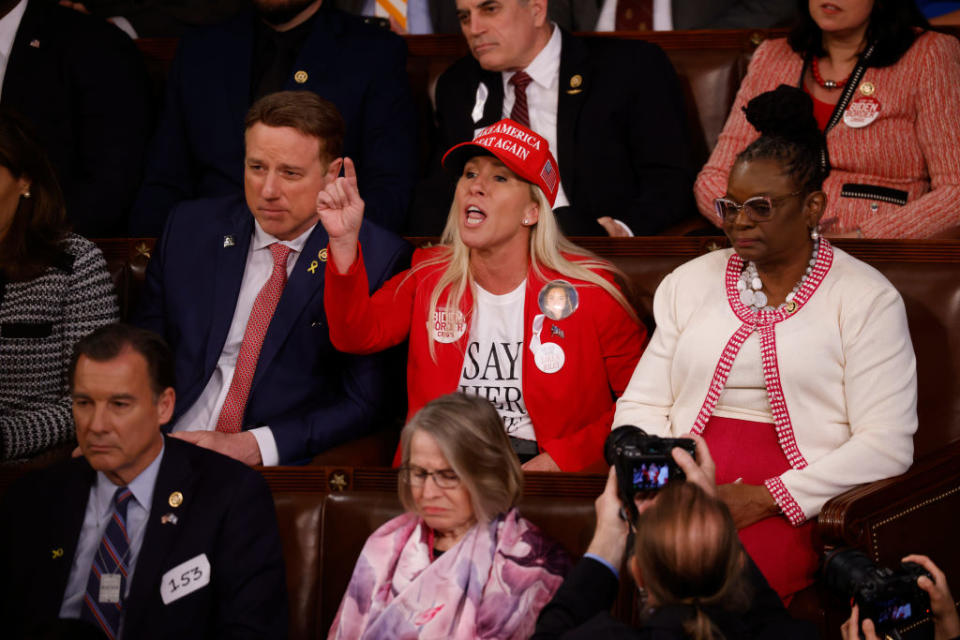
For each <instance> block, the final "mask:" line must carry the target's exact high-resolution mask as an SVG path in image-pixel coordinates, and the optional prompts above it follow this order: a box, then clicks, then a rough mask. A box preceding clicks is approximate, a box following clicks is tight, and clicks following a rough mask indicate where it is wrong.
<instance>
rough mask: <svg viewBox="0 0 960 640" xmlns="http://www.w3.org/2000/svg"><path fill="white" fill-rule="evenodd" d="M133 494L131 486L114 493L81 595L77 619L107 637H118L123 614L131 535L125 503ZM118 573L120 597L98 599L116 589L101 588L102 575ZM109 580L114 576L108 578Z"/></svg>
mask: <svg viewBox="0 0 960 640" xmlns="http://www.w3.org/2000/svg"><path fill="white" fill-rule="evenodd" d="M132 496H133V494H132V493H131V492H130V489H128V488H126V487H120V488H119V489H117V491H116V493H114V494H113V509H112V510H111V513H110V520H109V521H108V522H107V529H106V531H104V532H103V538H102V539H101V540H100V546H99V547H98V548H97V553H96V555H94V557H93V565H92V566H91V567H90V578H89V580H87V591H86V593H85V594H84V596H83V608H82V609H81V611H80V618H81V619H83V620H86V621H88V622H92V623H94V624H95V625H97V626H98V627H100V628H101V629H103V631H104V633H106V634H107V637H108V638H110V640H115V639H116V638H117V633H118V632H119V631H120V619H121V617H122V616H123V604H124V603H123V596H124V593H125V592H126V589H127V572H128V570H129V562H130V558H129V556H130V537H129V535H127V505H129V504H130V498H131V497H132ZM116 575H119V576H120V593H119V597H116V598H113V597H108V598H106V599H107V600H116V602H109V601H108V602H101V601H100V596H101V592H103V591H111V590H113V591H115V587H114V588H112V589H111V586H112V585H111V586H107V587H106V588H105V589H102V588H101V584H100V583H101V579H102V577H103V576H116ZM107 580H108V581H113V580H115V578H112V577H108V578H107Z"/></svg>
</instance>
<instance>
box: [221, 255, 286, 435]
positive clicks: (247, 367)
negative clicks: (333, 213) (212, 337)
mask: <svg viewBox="0 0 960 640" xmlns="http://www.w3.org/2000/svg"><path fill="white" fill-rule="evenodd" d="M270 253H272V254H273V273H271V274H270V279H269V280H267V284H265V285H263V288H262V289H260V293H258V294H257V299H256V300H254V302H253V308H252V309H251V310H250V318H249V319H248V320H247V328H246V329H245V330H244V332H243V342H242V343H241V344H240V355H238V356H237V366H236V368H235V369H234V370H233V380H231V381H230V390H229V391H227V398H226V400H224V401H223V408H222V409H220V417H219V418H218V419H217V431H222V432H223V433H239V432H240V431H241V430H242V429H243V424H242V422H243V413H244V410H245V409H246V408H247V396H248V395H249V393H250V385H251V384H252V383H253V373H254V371H256V370H257V359H258V358H259V357H260V349H261V348H262V347H263V337H264V336H265V335H267V327H269V326H270V320H271V318H273V312H274V311H275V310H276V308H277V303H278V302H280V294H282V293H283V287H284V285H286V284H287V256H288V255H289V254H290V247H288V246H286V245H283V244H280V243H279V242H274V243H273V244H271V245H270Z"/></svg>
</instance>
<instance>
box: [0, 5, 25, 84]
mask: <svg viewBox="0 0 960 640" xmlns="http://www.w3.org/2000/svg"><path fill="white" fill-rule="evenodd" d="M26 10H27V0H20V2H18V3H17V6H15V7H14V8H13V9H11V10H10V13H8V14H7V15H5V16H3V18H0V93H2V91H3V80H4V78H5V77H6V75H7V63H8V62H10V53H11V52H12V51H13V41H14V40H15V39H16V37H17V29H19V28H20V21H21V20H23V14H24V13H25V12H26Z"/></svg>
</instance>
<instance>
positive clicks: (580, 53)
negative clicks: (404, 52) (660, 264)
mask: <svg viewBox="0 0 960 640" xmlns="http://www.w3.org/2000/svg"><path fill="white" fill-rule="evenodd" d="M562 38H563V40H562V49H561V53H560V78H559V83H560V84H559V96H558V100H557V148H556V149H552V151H553V152H554V155H555V156H556V158H557V163H558V164H559V165H560V180H561V182H562V183H563V189H564V192H565V193H566V194H567V198H568V199H569V200H570V202H571V203H572V206H571V207H569V208H564V209H558V210H557V211H556V213H557V219H558V220H559V222H560V225H561V227H562V228H563V231H564V232H565V233H566V234H567V235H605V232H604V230H603V227H601V226H600V225H599V224H598V223H597V222H596V219H597V218H599V217H601V216H611V217H613V218H617V219H619V220H622V221H623V222H625V223H626V224H627V225H628V226H629V227H630V228H631V230H632V231H633V232H634V234H636V235H652V234H654V233H657V232H658V231H661V230H663V229H664V228H666V227H668V226H670V225H672V224H674V223H676V222H677V221H679V220H681V219H683V218H685V217H687V216H688V215H692V213H693V196H692V193H693V192H692V185H693V174H694V171H693V167H692V161H691V156H690V150H689V145H688V137H687V131H686V124H685V123H686V119H685V117H684V107H683V98H682V96H681V93H680V85H679V82H678V80H677V76H676V73H675V72H674V70H673V67H672V66H671V65H670V61H669V60H668V59H667V57H666V55H665V54H664V53H663V51H662V50H661V49H660V48H659V47H657V46H656V45H653V44H650V43H647V42H643V41H639V40H635V41H626V40H612V39H591V40H584V39H581V38H577V37H574V36H572V35H570V34H569V33H567V32H565V31H564V32H562ZM480 83H483V84H484V85H486V87H487V90H488V91H489V95H488V97H487V100H486V102H485V103H484V109H483V116H482V117H481V118H480V120H479V121H477V122H474V121H473V119H472V118H471V112H472V110H473V108H474V105H475V103H476V96H477V90H478V87H479V85H480ZM436 105H437V109H436V111H437V114H436V115H437V126H438V128H439V136H438V140H439V146H438V148H437V154H436V157H435V158H434V160H433V161H432V169H431V171H432V173H431V175H430V176H429V177H428V178H427V180H425V181H424V182H423V183H422V184H421V186H420V189H419V191H418V194H417V199H416V205H415V206H414V208H413V210H412V211H411V224H410V227H411V228H410V231H411V232H412V233H417V234H426V235H437V234H439V233H440V232H441V231H442V229H443V225H444V222H445V220H446V215H447V212H448V211H449V208H450V202H451V199H452V197H453V189H452V180H451V179H450V177H449V176H448V175H445V174H444V173H443V170H442V169H441V167H440V158H441V157H442V155H443V153H444V152H445V151H446V150H447V149H449V148H450V147H452V146H453V145H454V144H457V143H459V142H463V141H466V140H471V139H472V138H473V135H474V131H475V130H476V129H478V128H480V127H484V126H487V125H490V124H493V123H494V122H496V121H498V120H500V118H501V117H502V113H503V80H502V76H501V74H500V73H499V72H489V71H485V70H484V69H482V68H481V67H480V65H479V64H478V63H477V61H476V60H475V59H474V58H473V57H472V56H466V57H464V58H461V59H460V60H458V61H457V62H456V63H454V64H453V66H451V67H450V68H449V69H448V70H447V71H446V72H445V73H444V74H443V75H442V76H440V79H439V80H438V82H437V99H436Z"/></svg>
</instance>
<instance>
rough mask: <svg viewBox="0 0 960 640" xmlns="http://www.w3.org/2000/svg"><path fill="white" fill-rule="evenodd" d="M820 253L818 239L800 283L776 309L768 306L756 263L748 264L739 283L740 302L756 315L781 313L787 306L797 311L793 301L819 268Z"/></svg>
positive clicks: (741, 274) (814, 243) (814, 242)
mask: <svg viewBox="0 0 960 640" xmlns="http://www.w3.org/2000/svg"><path fill="white" fill-rule="evenodd" d="M819 252H820V239H819V238H817V239H816V240H814V241H813V253H812V254H811V256H810V261H809V264H808V266H807V269H806V271H805V272H804V274H803V277H802V278H800V282H798V283H797V284H796V285H794V287H793V289H792V290H791V291H790V293H788V294H787V297H786V298H785V299H784V301H783V303H782V304H781V305H780V306H779V307H777V308H776V309H774V308H773V307H771V306H768V305H767V294H765V293H764V292H763V281H762V280H760V272H759V271H757V265H756V264H755V263H754V262H748V263H747V267H746V268H745V269H744V270H743V271H742V272H741V273H740V280H738V281H737V291H739V292H740V302H742V303H743V304H745V305H746V306H748V307H750V310H751V311H753V312H754V313H756V312H758V311H779V310H780V309H782V308H783V307H785V306H790V308H791V310H792V309H795V308H796V303H795V302H794V301H793V299H794V298H795V297H796V295H797V291H799V290H800V288H801V287H802V286H803V283H804V282H806V281H807V278H809V277H810V274H811V273H813V268H814V267H815V266H817V254H818V253H819Z"/></svg>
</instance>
